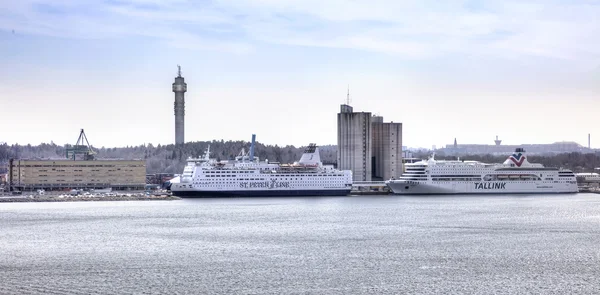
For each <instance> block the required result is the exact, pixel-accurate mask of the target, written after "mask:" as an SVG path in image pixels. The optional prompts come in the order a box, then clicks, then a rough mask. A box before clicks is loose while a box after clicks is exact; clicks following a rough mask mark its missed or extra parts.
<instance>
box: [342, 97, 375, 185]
mask: <svg viewBox="0 0 600 295" xmlns="http://www.w3.org/2000/svg"><path fill="white" fill-rule="evenodd" d="M371 120H372V119H371V113H368V112H360V113H359V112H354V110H353V108H352V107H351V106H349V105H347V104H343V105H341V107H340V112H339V113H338V114H337V127H338V132H337V135H338V140H337V143H338V145H337V165H338V169H341V170H352V178H353V180H354V181H371V177H372V175H371V174H372V166H371V161H372V160H371V142H372V139H371Z"/></svg>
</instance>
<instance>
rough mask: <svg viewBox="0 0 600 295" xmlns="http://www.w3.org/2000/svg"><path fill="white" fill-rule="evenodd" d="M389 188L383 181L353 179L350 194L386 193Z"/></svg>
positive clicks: (388, 192)
mask: <svg viewBox="0 0 600 295" xmlns="http://www.w3.org/2000/svg"><path fill="white" fill-rule="evenodd" d="M390 193H391V191H390V188H389V187H388V186H387V185H386V184H385V181H355V182H354V183H353V184H352V191H350V194H351V195H387V194H390Z"/></svg>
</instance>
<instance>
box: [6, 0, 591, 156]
mask: <svg viewBox="0 0 600 295" xmlns="http://www.w3.org/2000/svg"><path fill="white" fill-rule="evenodd" d="M599 16H600V1H592V0H564V1H562V0H561V1H558V0H543V1H542V0H539V1H538V0H531V1H523V0H505V1H486V0H482V1H466V0H461V1H459V0H448V1H429V0H406V1H402V0H376V1H373V0H371V1H369V0H365V1H362V0H353V1H351V0H346V1H344V0H328V1H322V0H318V1H317V0H214V1H186V0H130V1H125V0H107V1H91V0H54V1H43V0H19V1H0V126H2V127H0V142H7V143H9V144H14V143H19V144H27V143H31V144H39V143H41V142H47V143H49V142H51V141H53V142H54V143H56V144H65V143H70V144H74V143H75V142H76V141H77V137H78V135H79V130H80V129H82V128H83V129H85V131H86V134H87V137H88V139H89V140H90V143H91V144H92V145H94V146H97V147H100V146H105V147H122V146H131V145H140V144H148V143H152V144H154V145H156V144H171V143H173V142H174V140H175V131H174V124H175V123H174V121H175V120H174V111H173V101H174V94H173V92H172V89H171V84H172V83H173V79H174V78H175V76H176V74H177V65H181V68H182V74H183V76H184V77H185V81H186V83H187V85H188V91H187V93H186V95H185V100H186V102H185V124H186V125H185V140H186V141H207V140H213V139H214V140H221V139H223V140H248V141H249V140H250V139H251V134H253V133H254V134H256V135H257V141H259V142H262V143H266V144H278V145H288V144H291V145H296V146H299V145H306V144H308V143H313V142H314V143H317V144H319V145H325V144H336V141H337V129H336V124H337V115H336V114H337V113H338V112H339V109H340V104H342V103H346V100H347V91H348V88H349V90H350V104H351V105H352V106H353V107H354V110H355V111H365V112H372V113H373V114H377V115H380V116H383V117H384V120H385V121H388V122H389V121H393V122H402V123H403V145H405V146H410V147H426V148H431V147H432V145H436V146H437V147H438V148H439V147H442V146H444V145H446V144H451V143H453V141H454V138H456V139H457V142H458V143H459V144H460V143H482V144H493V140H494V139H495V136H496V135H497V136H498V137H499V138H500V139H502V140H503V143H506V144H524V143H551V142H556V141H563V140H564V141H575V142H578V143H580V144H582V145H586V146H587V135H588V133H591V138H592V140H591V142H592V147H595V148H600V127H599V126H600V119H599V118H600V17H599ZM596 138H598V139H597V140H596Z"/></svg>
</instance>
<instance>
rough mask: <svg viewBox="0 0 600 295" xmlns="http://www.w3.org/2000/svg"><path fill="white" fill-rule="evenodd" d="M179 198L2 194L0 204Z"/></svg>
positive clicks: (162, 195)
mask: <svg viewBox="0 0 600 295" xmlns="http://www.w3.org/2000/svg"><path fill="white" fill-rule="evenodd" d="M179 199H180V198H179V197H176V196H172V195H170V194H167V193H160V194H148V193H145V192H123V193H107V194H77V195H72V194H48V193H45V194H36V193H31V194H22V195H9V194H2V193H0V203H17V202H79V201H159V200H160V201H167V200H179Z"/></svg>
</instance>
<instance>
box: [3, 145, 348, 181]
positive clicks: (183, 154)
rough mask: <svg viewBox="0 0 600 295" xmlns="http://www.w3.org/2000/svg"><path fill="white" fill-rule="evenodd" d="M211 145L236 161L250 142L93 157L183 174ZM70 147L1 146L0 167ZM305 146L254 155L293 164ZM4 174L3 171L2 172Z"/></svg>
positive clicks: (262, 149)
mask: <svg viewBox="0 0 600 295" xmlns="http://www.w3.org/2000/svg"><path fill="white" fill-rule="evenodd" d="M209 144H210V157H211V158H215V159H217V160H231V159H234V158H235V157H236V156H237V155H238V154H239V153H240V151H241V150H242V148H243V149H244V150H245V151H246V152H248V151H249V150H250V143H249V142H247V141H241V140H240V141H223V140H220V141H218V140H213V141H198V142H188V143H185V144H183V145H177V146H176V145H173V144H169V145H160V144H159V145H157V146H154V145H152V144H147V145H139V146H127V147H120V148H106V147H101V148H94V147H92V149H93V151H94V152H96V154H95V155H94V157H95V158H96V159H98V160H102V159H122V160H142V159H143V160H146V172H147V173H148V174H154V173H181V172H182V171H183V167H184V166H185V161H186V159H188V158H189V157H193V158H196V157H200V156H202V155H203V154H204V152H205V151H206V148H207V147H208V145H209ZM70 147H71V145H65V146H60V145H56V144H55V143H53V142H51V143H49V144H48V143H42V144H40V145H31V144H28V145H18V144H13V145H8V144H6V143H0V167H2V166H5V165H6V163H7V162H8V160H9V159H66V152H67V148H70ZM304 149H305V147H295V146H293V145H286V146H279V145H265V144H262V143H260V142H256V143H255V153H254V155H255V156H257V157H259V158H260V160H261V161H262V160H265V159H268V160H269V161H271V162H280V163H292V162H295V161H298V160H299V159H300V157H301V156H302V152H303V151H304ZM319 150H320V154H321V160H322V161H323V162H326V163H334V162H335V161H336V154H337V151H336V146H335V145H326V146H320V147H319ZM0 173H2V171H0Z"/></svg>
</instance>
